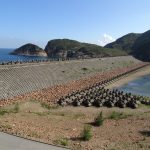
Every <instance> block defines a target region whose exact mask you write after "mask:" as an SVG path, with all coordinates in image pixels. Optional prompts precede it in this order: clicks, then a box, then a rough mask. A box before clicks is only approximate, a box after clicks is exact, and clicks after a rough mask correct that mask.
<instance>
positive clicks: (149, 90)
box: [119, 74, 150, 97]
mask: <svg viewBox="0 0 150 150" xmlns="http://www.w3.org/2000/svg"><path fill="white" fill-rule="evenodd" d="M119 90H122V91H124V92H131V93H133V94H137V95H143V96H148V97H150V74H149V75H145V76H142V77H139V78H137V79H135V80H133V81H131V82H129V83H127V84H125V85H123V86H122V87H120V88H119Z"/></svg>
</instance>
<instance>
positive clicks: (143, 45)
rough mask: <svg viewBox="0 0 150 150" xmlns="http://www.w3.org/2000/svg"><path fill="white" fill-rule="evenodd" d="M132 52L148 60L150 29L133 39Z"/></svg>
mask: <svg viewBox="0 0 150 150" xmlns="http://www.w3.org/2000/svg"><path fill="white" fill-rule="evenodd" d="M132 54H133V55H134V56H135V57H136V58H138V59H141V60H144V61H150V30H149V31H147V32H145V33H143V34H142V35H141V36H140V37H139V38H138V39H137V40H136V41H135V43H134V45H133V53H132Z"/></svg>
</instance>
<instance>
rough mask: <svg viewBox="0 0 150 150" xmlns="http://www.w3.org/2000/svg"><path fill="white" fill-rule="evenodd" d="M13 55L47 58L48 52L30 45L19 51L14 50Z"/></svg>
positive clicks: (22, 47)
mask: <svg viewBox="0 0 150 150" xmlns="http://www.w3.org/2000/svg"><path fill="white" fill-rule="evenodd" d="M11 54H13V55H29V56H47V54H46V52H45V51H44V50H43V49H42V48H40V47H38V46H36V45H34V44H30V43H29V44H26V45H23V46H21V47H19V48H18V49H16V50H14V51H13V52H12V53H11Z"/></svg>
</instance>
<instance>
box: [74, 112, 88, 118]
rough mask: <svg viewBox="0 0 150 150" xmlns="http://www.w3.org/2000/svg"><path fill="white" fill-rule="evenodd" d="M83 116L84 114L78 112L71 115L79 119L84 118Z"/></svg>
mask: <svg viewBox="0 0 150 150" xmlns="http://www.w3.org/2000/svg"><path fill="white" fill-rule="evenodd" d="M84 117H85V114H82V113H78V114H75V115H74V116H73V119H79V118H84Z"/></svg>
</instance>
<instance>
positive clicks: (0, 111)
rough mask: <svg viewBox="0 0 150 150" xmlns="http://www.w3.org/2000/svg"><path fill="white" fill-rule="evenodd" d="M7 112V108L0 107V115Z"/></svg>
mask: <svg viewBox="0 0 150 150" xmlns="http://www.w3.org/2000/svg"><path fill="white" fill-rule="evenodd" d="M7 113H9V111H8V110H6V109H2V108H0V116H3V115H5V114H7Z"/></svg>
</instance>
